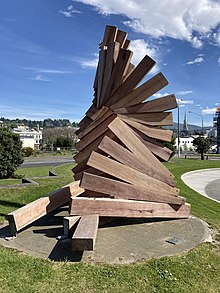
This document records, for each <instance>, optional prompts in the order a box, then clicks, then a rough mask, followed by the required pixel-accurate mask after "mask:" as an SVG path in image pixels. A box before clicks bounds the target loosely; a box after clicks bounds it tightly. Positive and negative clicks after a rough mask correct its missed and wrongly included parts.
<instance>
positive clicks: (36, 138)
mask: <svg viewBox="0 0 220 293" xmlns="http://www.w3.org/2000/svg"><path fill="white" fill-rule="evenodd" d="M13 132H14V133H17V134H19V136H20V140H21V141H22V147H23V148H25V147H31V148H32V149H35V150H38V149H39V146H40V143H41V142H42V131H41V130H36V129H30V128H28V127H26V126H18V127H17V128H14V129H13Z"/></svg>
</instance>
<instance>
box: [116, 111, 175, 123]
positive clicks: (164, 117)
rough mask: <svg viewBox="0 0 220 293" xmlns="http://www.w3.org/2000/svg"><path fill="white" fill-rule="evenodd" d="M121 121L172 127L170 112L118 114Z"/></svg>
mask: <svg viewBox="0 0 220 293" xmlns="http://www.w3.org/2000/svg"><path fill="white" fill-rule="evenodd" d="M118 117H119V118H121V119H122V120H131V121H135V122H139V123H142V124H147V125H150V126H168V125H173V116H172V112H157V113H144V114H142V113H141V114H118Z"/></svg>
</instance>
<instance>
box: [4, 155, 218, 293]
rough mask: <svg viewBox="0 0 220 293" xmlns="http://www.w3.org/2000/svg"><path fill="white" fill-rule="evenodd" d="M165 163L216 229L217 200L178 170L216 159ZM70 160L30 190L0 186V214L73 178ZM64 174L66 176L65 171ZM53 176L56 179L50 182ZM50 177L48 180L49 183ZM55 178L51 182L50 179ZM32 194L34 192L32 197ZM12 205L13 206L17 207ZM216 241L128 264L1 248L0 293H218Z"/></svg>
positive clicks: (195, 211)
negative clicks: (45, 256)
mask: <svg viewBox="0 0 220 293" xmlns="http://www.w3.org/2000/svg"><path fill="white" fill-rule="evenodd" d="M166 166H167V167H168V168H169V169H170V170H171V172H172V173H173V174H174V175H175V176H176V180H177V187H178V188H180V189H181V195H182V196H184V197H185V198H186V199H187V201H188V202H189V203H191V205H192V213H193V214H194V215H196V216H199V217H200V218H202V219H204V220H206V221H207V222H208V223H209V224H210V225H211V226H212V227H213V228H215V229H216V230H218V231H219V232H220V204H218V203H216V202H214V201H211V200H209V199H207V198H205V197H203V196H201V195H198V194H197V193H196V192H195V191H192V190H191V189H190V188H188V187H187V186H185V184H184V183H183V182H182V181H181V180H180V176H181V174H183V173H185V172H188V171H191V170H196V169H203V168H216V167H220V163H219V162H217V161H199V160H192V159H188V160H185V159H173V160H172V161H171V162H169V163H166ZM71 168H72V166H71V164H66V165H63V166H62V167H58V168H56V172H57V173H58V174H62V178H60V179H51V180H48V182H45V181H43V180H42V182H40V186H38V188H37V187H34V188H37V189H32V187H29V188H27V189H22V190H18V189H17V194H16V192H13V193H12V195H11V193H10V192H9V193H8V194H7V196H6V194H5V190H0V200H1V199H2V197H4V200H5V201H7V202H8V205H7V206H6V207H5V205H4V204H2V205H1V206H0V208H1V210H2V208H5V210H4V212H3V213H2V214H5V213H6V210H7V212H9V211H11V210H13V209H14V207H15V206H16V205H18V206H19V205H23V204H25V203H26V202H29V201H32V200H33V199H35V198H36V197H37V196H42V195H45V192H48V191H52V190H55V189H56V188H59V187H61V186H62V185H65V184H66V183H68V181H69V182H70V181H71V180H72V174H71V171H70V169H71ZM64 174H65V175H64ZM55 180H57V181H55ZM51 181H52V182H51ZM55 182H56V183H55ZM33 194H34V195H33ZM16 208H17V207H16ZM219 272H220V245H219V243H217V242H216V243H213V244H207V243H205V244H201V245H199V246H198V247H196V248H194V249H193V250H191V251H190V252H188V253H185V254H182V255H179V256H172V257H163V258H161V259H152V260H148V261H143V262H139V263H136V264H133V265H124V266H119V265H88V264H81V263H80V264H72V263H68V262H53V261H50V260H42V259H37V258H33V257H30V256H27V255H24V254H22V253H19V252H17V251H14V250H11V249H7V248H4V247H0V292H1V293H9V292H10V293H13V292H22V293H23V292H24V293H26V292H28V293H29V292H33V293H35V292H45V293H47V292H48V293H49V292H60V293H63V292H65V293H66V292H81V293H83V292H111V293H112V292H116V293H123V292H126V293H127V292H138V293H139V292H149V293H151V292H152V293H153V292H158V293H164V292H169V293H203V292H204V293H218V292H220V273H219Z"/></svg>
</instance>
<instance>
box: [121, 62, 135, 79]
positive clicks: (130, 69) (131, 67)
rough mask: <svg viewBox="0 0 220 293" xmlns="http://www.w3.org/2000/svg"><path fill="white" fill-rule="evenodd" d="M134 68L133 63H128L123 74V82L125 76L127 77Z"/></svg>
mask: <svg viewBox="0 0 220 293" xmlns="http://www.w3.org/2000/svg"><path fill="white" fill-rule="evenodd" d="M134 69H135V65H134V64H132V63H130V64H129V66H128V69H127V71H126V72H125V74H124V76H123V82H124V81H125V79H126V78H128V76H129V75H130V74H131V73H132V72H133V71H134Z"/></svg>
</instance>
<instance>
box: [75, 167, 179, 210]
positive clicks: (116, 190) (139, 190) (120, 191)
mask: <svg viewBox="0 0 220 293" xmlns="http://www.w3.org/2000/svg"><path fill="white" fill-rule="evenodd" d="M80 186H81V187H82V188H84V189H85V190H89V191H95V192H97V193H101V194H103V193H104V194H108V195H111V196H114V198H117V199H120V198H121V199H133V200H143V201H151V202H164V203H170V204H177V205H182V204H184V203H185V200H184V199H183V198H182V197H177V196H173V195H172V194H171V195H170V194H169V192H161V191H158V190H157V189H154V188H152V187H148V188H145V187H140V186H135V185H131V184H128V183H125V182H121V181H117V180H114V179H110V178H105V177H101V176H97V175H94V174H89V173H86V172H85V173H84V174H83V177H82V179H81V182H80Z"/></svg>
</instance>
